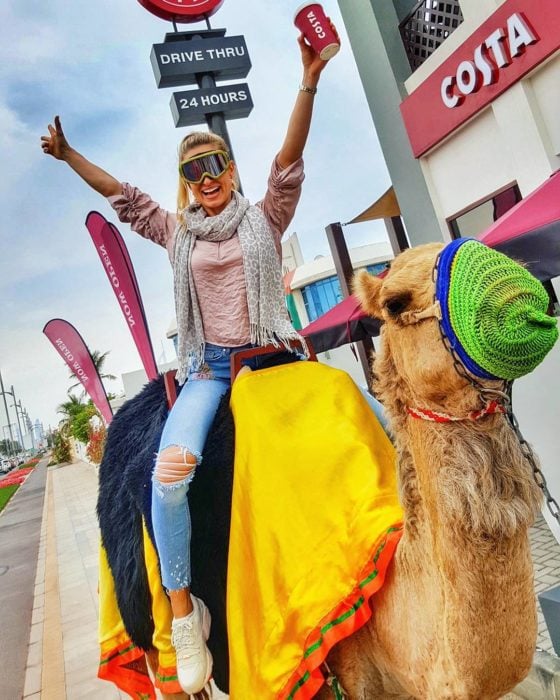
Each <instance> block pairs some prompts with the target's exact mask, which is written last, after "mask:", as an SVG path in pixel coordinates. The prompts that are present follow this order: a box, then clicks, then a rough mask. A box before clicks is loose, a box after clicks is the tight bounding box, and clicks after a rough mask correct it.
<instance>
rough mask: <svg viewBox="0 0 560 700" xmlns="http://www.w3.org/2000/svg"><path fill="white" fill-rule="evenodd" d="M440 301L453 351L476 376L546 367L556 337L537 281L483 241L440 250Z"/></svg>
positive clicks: (509, 376) (509, 375)
mask: <svg viewBox="0 0 560 700" xmlns="http://www.w3.org/2000/svg"><path fill="white" fill-rule="evenodd" d="M436 297H437V299H438V301H439V302H440V306H441V313H442V320H441V325H442V328H443V331H444V333H445V335H446V336H447V338H448V339H449V342H450V344H451V347H452V348H453V349H454V351H455V352H456V353H457V355H458V356H459V358H460V360H461V362H462V363H463V365H464V366H465V367H466V368H467V369H468V370H469V372H471V373H472V374H474V375H475V376H477V377H482V378H484V379H507V380H512V379H517V377H522V376H523V375H524V374H528V373H529V372H531V371H532V370H533V369H534V368H535V367H536V366H537V365H538V364H540V363H541V362H542V360H543V359H544V357H545V356H546V354H547V353H548V352H549V350H550V349H551V348H552V346H553V345H554V343H555V342H556V340H557V338H558V328H557V323H556V319H555V318H553V317H551V316H548V315H547V313H546V311H547V307H548V304H549V299H548V294H547V292H546V290H545V288H544V287H543V285H542V284H541V283H540V282H539V280H538V279H537V278H536V277H533V275H532V274H531V273H530V272H528V271H527V270H526V269H525V268H524V267H522V266H521V265H519V264H518V263H516V262H514V261H513V260H512V259H511V258H508V257H507V256H506V255H503V254H502V253H499V252H498V251H496V250H493V249H492V248H489V247H488V246H486V245H484V244H483V243H480V241H476V240H474V239H470V238H460V239H458V240H456V241H452V242H451V243H449V244H448V245H447V246H446V247H445V248H444V249H443V250H442V252H441V254H440V257H439V260H438V263H437V278H436Z"/></svg>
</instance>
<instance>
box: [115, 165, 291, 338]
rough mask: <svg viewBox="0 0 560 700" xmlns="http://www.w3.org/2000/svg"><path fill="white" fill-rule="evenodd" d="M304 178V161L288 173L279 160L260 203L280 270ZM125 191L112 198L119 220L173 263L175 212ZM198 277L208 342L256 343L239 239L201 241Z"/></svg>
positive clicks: (197, 253)
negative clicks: (252, 336) (162, 250)
mask: <svg viewBox="0 0 560 700" xmlns="http://www.w3.org/2000/svg"><path fill="white" fill-rule="evenodd" d="M303 179H304V173H303V161H302V160H301V159H300V160H298V161H296V162H295V163H292V165H290V166H289V167H288V168H285V169H284V170H282V169H281V168H280V167H279V165H278V162H277V160H276V159H275V160H274V162H273V164H272V168H271V171H270V176H269V178H268V187H267V191H266V193H265V195H264V198H263V199H262V200H261V201H260V202H257V206H260V207H261V208H262V210H263V213H264V215H265V216H266V218H267V220H268V223H269V225H270V229H271V231H272V234H273V236H274V243H275V245H276V249H277V251H278V264H279V265H280V264H281V245H280V241H281V238H282V236H283V234H284V232H285V230H286V229H287V228H288V226H289V224H290V221H291V220H292V218H293V216H294V212H295V209H296V206H297V203H298V201H299V198H300V195H301V185H302V182H303ZM122 187H123V193H122V195H117V196H114V197H109V198H108V199H109V202H110V204H111V206H112V207H113V209H114V210H115V211H116V212H117V216H118V217H119V220H120V221H122V222H124V223H127V224H130V225H131V228H132V230H133V231H136V232H137V233H139V234H140V235H141V236H143V237H144V238H149V239H150V240H152V241H154V242H155V243H159V244H160V245H161V246H164V247H165V248H167V252H168V254H169V257H170V258H171V255H172V252H173V244H174V240H175V231H176V227H177V217H176V215H175V213H173V212H170V211H167V210H165V209H162V208H161V207H160V206H159V204H158V203H157V202H154V201H153V199H151V197H150V196H149V195H147V194H145V193H144V192H141V191H140V190H139V189H138V188H137V187H133V186H132V185H129V184H128V183H126V182H124V183H123V185H122ZM192 273H193V279H194V284H195V289H196V293H197V297H198V303H199V306H200V311H201V314H202V320H203V325H204V338H205V340H206V341H207V342H209V343H214V344H215V345H221V346H224V347H236V346H238V345H245V344H246V343H248V342H250V331H249V313H248V309H247V294H246V288H245V274H244V271H243V258H242V253H241V246H240V244H239V238H238V237H237V234H235V235H234V236H233V237H232V238H230V239H229V240H227V241H222V242H220V243H211V242H209V241H202V240H197V241H196V243H195V246H194V249H193V256H192Z"/></svg>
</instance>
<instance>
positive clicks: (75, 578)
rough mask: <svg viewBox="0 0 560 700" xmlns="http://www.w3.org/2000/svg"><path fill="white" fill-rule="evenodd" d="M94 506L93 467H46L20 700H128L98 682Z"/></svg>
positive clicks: (97, 538)
mask: <svg viewBox="0 0 560 700" xmlns="http://www.w3.org/2000/svg"><path fill="white" fill-rule="evenodd" d="M96 500H97V473H96V470H95V468H94V467H92V466H91V465H89V464H86V463H84V462H78V463H75V464H72V465H66V466H62V467H50V468H49V469H48V475H47V487H46V494H45V501H44V510H43V525H42V531H41V539H40V544H39V559H38V564H37V578H36V582H35V604H34V608H33V618H32V626H31V636H30V644H29V655H28V660H27V671H26V680H25V687H24V693H23V697H24V698H25V700H39V699H41V700H65V699H66V700H87V699H88V698H91V699H92V700H93V699H95V700H118V699H119V698H128V695H124V694H123V693H121V692H120V691H119V690H118V689H117V688H116V686H114V685H113V684H112V683H108V682H107V681H101V680H99V679H98V678H97V667H98V663H99V647H98V644H97V615H98V598H97V570H98V546H99V534H98V527H97V516H96V514H95V506H96Z"/></svg>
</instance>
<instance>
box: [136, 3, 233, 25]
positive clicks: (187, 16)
mask: <svg viewBox="0 0 560 700" xmlns="http://www.w3.org/2000/svg"><path fill="white" fill-rule="evenodd" d="M223 1H224V0H138V2H139V3H140V4H141V5H142V7H145V8H146V10H148V12H151V13H152V14H153V15H156V16H157V17H161V18H162V19H167V20H169V21H172V20H175V21H176V22H185V23H190V22H200V20H203V19H204V18H205V17H210V15H213V14H214V12H216V11H217V10H219V9H220V6H221V5H222V3H223Z"/></svg>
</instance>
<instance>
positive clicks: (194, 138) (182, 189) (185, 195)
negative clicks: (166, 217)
mask: <svg viewBox="0 0 560 700" xmlns="http://www.w3.org/2000/svg"><path fill="white" fill-rule="evenodd" d="M206 145H208V146H213V147H214V148H215V150H217V151H225V152H226V153H227V154H228V156H229V157H230V158H231V153H230V152H229V148H228V147H227V144H226V142H225V141H224V139H223V138H222V137H221V136H218V134H214V133H212V132H211V131H191V133H190V134H187V135H186V136H185V138H184V139H183V140H182V141H181V143H180V144H179V163H180V162H181V161H182V160H184V158H185V155H186V154H187V152H188V151H189V150H190V149H191V148H194V147H195V146H206ZM238 182H239V180H238V178H237V170H235V172H234V175H233V189H234V190H236V189H237V188H238ZM189 195H190V191H189V187H188V185H187V183H186V182H185V180H183V178H182V177H181V176H179V187H178V190H177V216H178V218H179V220H180V221H182V220H183V213H182V212H183V209H185V208H186V207H188V206H189V204H190V196H189Z"/></svg>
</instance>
